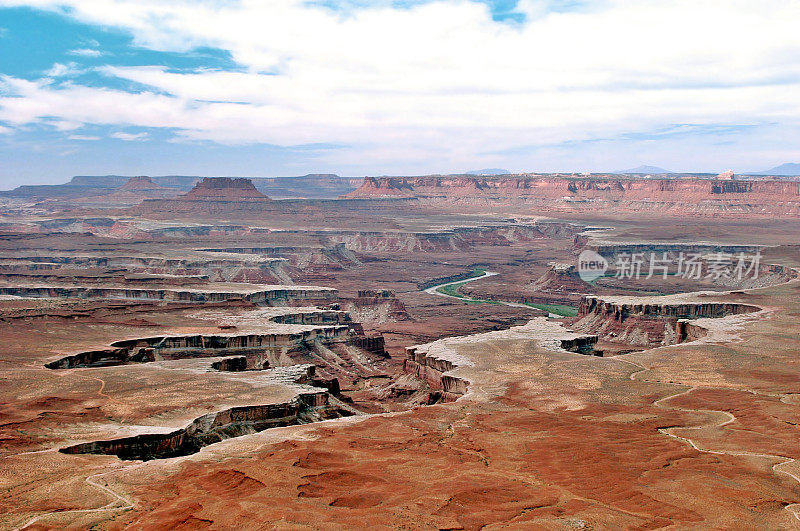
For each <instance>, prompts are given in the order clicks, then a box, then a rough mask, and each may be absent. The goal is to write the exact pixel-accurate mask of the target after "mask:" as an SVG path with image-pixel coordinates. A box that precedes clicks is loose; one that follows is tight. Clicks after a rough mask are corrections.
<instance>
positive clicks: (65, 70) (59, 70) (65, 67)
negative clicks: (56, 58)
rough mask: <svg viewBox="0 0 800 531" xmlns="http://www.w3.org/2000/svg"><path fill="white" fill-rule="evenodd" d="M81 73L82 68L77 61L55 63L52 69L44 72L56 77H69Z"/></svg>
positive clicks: (48, 75) (46, 74)
mask: <svg viewBox="0 0 800 531" xmlns="http://www.w3.org/2000/svg"><path fill="white" fill-rule="evenodd" d="M78 73H80V69H79V68H78V65H77V64H76V63H67V64H63V63H54V64H53V66H52V67H50V70H48V71H46V72H45V73H44V75H45V76H47V77H51V78H55V77H68V76H73V75H75V74H78Z"/></svg>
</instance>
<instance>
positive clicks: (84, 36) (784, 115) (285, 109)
mask: <svg viewBox="0 0 800 531" xmlns="http://www.w3.org/2000/svg"><path fill="white" fill-rule="evenodd" d="M798 20H800V0H769V1H767V2H765V1H763V0H596V1H583V0H485V1H478V0H430V1H429V0H406V1H390V0H342V1H336V0H317V1H308V0H192V1H189V0H168V1H164V0H63V1H59V0H0V189H8V188H13V187H15V186H18V185H20V184H49V183H59V182H65V181H66V180H67V179H68V178H69V177H70V176H72V175H103V174H121V175H170V174H177V175H230V176H276V175H303V174H307V173H338V174H340V175H351V176H362V175H419V174H429V173H458V172H464V171H468V170H475V169H481V168H504V169H507V170H509V171H512V172H522V171H530V172H535V171H542V172H544V171H578V172H583V171H595V172H602V171H614V170H620V169H625V168H631V167H635V166H639V165H641V164H647V165H654V166H660V167H663V168H666V169H668V170H672V171H698V172H699V171H702V172H721V171H724V170H726V169H728V168H732V169H734V170H735V171H737V172H740V171H741V172H744V171H758V170H766V169H768V168H771V167H773V166H777V165H779V164H781V163H784V162H798V161H800V141H799V140H800V31H797V28H796V26H797V21H798Z"/></svg>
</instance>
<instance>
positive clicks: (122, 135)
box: [111, 133, 149, 142]
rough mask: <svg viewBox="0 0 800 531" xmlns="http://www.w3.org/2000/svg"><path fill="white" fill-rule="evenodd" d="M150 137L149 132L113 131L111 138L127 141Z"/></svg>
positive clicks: (137, 140)
mask: <svg viewBox="0 0 800 531" xmlns="http://www.w3.org/2000/svg"><path fill="white" fill-rule="evenodd" d="M148 137H149V135H148V134H147V133H111V138H116V139H119V140H125V141H126V142H139V141H142V140H147V138H148Z"/></svg>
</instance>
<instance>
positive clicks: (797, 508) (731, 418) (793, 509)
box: [609, 356, 800, 520]
mask: <svg viewBox="0 0 800 531" xmlns="http://www.w3.org/2000/svg"><path fill="white" fill-rule="evenodd" d="M609 359H612V360H614V361H619V362H622V363H627V364H629V365H633V366H634V367H637V368H638V369H640V370H637V371H634V372H632V373H631V374H630V375H629V378H630V379H631V380H634V381H636V380H638V381H641V382H650V383H660V384H665V385H674V386H678V387H684V388H685V387H686V386H685V385H682V384H678V383H670V382H662V381H659V380H646V379H644V378H641V379H640V378H636V376H638V375H639V374H642V373H644V372H647V371H649V370H650V368H649V367H645V366H644V365H641V364H639V363H636V362H635V361H631V360H627V359H623V358H622V357H621V356H615V357H612V358H609ZM704 388H705V387H698V386H690V387H689V388H688V389H683V390H681V391H678V392H677V393H675V394H672V395H668V396H665V397H663V398H659V399H658V400H656V401H655V402H653V405H654V406H656V407H660V408H662V409H672V410H675V411H685V412H688V413H717V414H720V415H722V416H724V417H726V419H727V420H724V421H723V422H721V423H719V424H701V425H698V426H680V427H674V428H662V429H660V430H658V431H659V432H660V433H663V434H664V435H666V436H667V437H671V438H673V439H675V440H678V441H681V442H684V443H686V444H688V445H689V446H691V447H692V448H694V449H695V450H697V451H698V452H703V453H707V454H716V455H730V456H737V457H759V458H763V459H769V460H772V461H778V463H775V464H774V465H772V470H773V471H774V472H776V473H779V474H786V475H787V476H789V477H791V478H792V479H794V480H795V481H797V482H798V483H800V477H798V476H797V475H795V474H793V473H792V472H789V471H787V470H781V467H786V466H787V465H790V464H792V463H794V462H796V460H795V459H793V458H791V457H786V456H784V455H773V454H762V453H758V452H749V451H742V452H735V451H725V450H711V449H707V448H701V447H700V446H699V445H698V444H697V443H695V442H694V441H693V440H692V439H690V438H688V437H682V436H680V435H675V434H674V433H672V432H673V430H700V429H703V428H710V427H717V428H720V427H722V426H727V425H728V424H731V423H732V422H735V421H736V420H738V419H737V418H736V416H735V415H733V414H732V413H729V412H727V411H721V410H716V409H690V408H683V407H676V406H669V405H666V404H664V403H665V402H667V401H669V400H672V399H673V398H678V397H679V396H684V395H688V394H691V393H692V392H694V391H696V390H697V389H704ZM713 389H730V390H735V391H741V390H742V389H738V388H727V387H714V388H713ZM745 390H746V391H748V392H752V393H754V394H759V393H756V392H755V391H751V390H747V389H745ZM785 509H786V510H787V511H789V514H791V515H793V516H794V517H795V518H796V519H797V520H800V503H793V504H790V505H787V506H786V507H785Z"/></svg>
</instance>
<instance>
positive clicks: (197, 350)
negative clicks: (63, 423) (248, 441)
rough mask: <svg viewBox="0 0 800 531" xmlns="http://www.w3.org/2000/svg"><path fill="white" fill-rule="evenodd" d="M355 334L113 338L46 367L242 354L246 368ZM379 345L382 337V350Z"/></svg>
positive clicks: (342, 328) (329, 330)
mask: <svg viewBox="0 0 800 531" xmlns="http://www.w3.org/2000/svg"><path fill="white" fill-rule="evenodd" d="M356 338H357V336H356V334H355V332H354V331H353V329H352V328H351V327H350V326H347V325H336V326H325V327H321V328H315V329H311V330H306V331H303V332H297V333H289V334H278V333H275V334H247V335H186V336H156V337H145V338H139V339H126V340H122V341H116V342H114V343H112V344H111V347H113V348H111V349H105V350H94V351H89V352H81V353H79V354H74V355H72V356H66V357H64V358H61V359H58V360H55V361H52V362H50V363H48V364H46V365H45V366H46V367H47V368H48V369H74V368H79V367H102V366H107V365H122V364H126V363H145V362H152V361H157V360H176V359H184V358H197V357H215V356H220V355H231V354H244V355H245V356H246V358H247V367H248V368H256V369H262V368H264V367H265V365H264V364H265V362H269V360H270V358H271V356H270V353H273V354H275V353H280V352H288V351H291V350H295V349H307V348H309V347H310V346H312V345H313V344H314V343H315V342H320V343H322V344H330V343H333V342H337V341H339V342H351V341H355V340H356ZM381 340H382V338H381ZM382 346H383V345H382V341H381V344H380V351H381V352H383V348H382ZM375 349H376V350H377V349H378V347H375ZM272 357H274V356H272ZM267 366H269V365H267Z"/></svg>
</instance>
